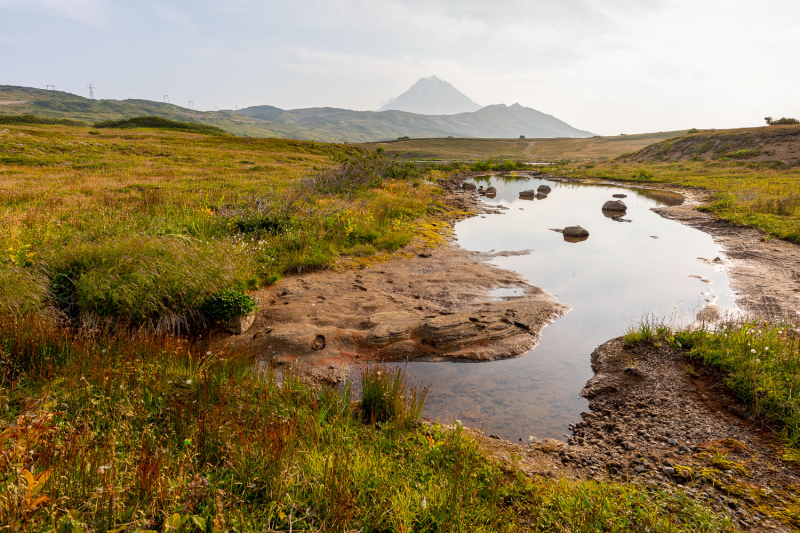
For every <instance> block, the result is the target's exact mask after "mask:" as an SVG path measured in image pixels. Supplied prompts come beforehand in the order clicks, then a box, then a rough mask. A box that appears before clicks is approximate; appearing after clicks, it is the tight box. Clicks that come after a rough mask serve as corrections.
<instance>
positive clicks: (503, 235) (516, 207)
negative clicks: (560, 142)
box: [408, 176, 734, 441]
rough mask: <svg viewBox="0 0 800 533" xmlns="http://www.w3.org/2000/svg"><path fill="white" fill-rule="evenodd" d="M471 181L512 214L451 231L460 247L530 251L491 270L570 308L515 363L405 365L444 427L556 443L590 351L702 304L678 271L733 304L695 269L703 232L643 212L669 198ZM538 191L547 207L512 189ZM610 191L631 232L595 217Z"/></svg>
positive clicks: (704, 243)
mask: <svg viewBox="0 0 800 533" xmlns="http://www.w3.org/2000/svg"><path fill="white" fill-rule="evenodd" d="M476 181H480V183H481V184H482V185H484V186H485V187H486V188H488V187H489V186H494V187H496V189H497V196H496V197H495V198H488V196H487V197H485V199H484V201H485V202H486V203H487V204H489V205H500V204H501V205H504V206H506V207H509V208H510V209H509V210H506V211H504V214H503V215H491V216H487V217H486V218H480V217H475V218H471V219H468V220H465V221H463V222H461V223H459V224H458V225H457V226H456V235H457V237H458V239H459V243H460V245H461V246H463V247H464V248H466V249H469V250H476V251H483V252H490V251H495V252H499V251H503V250H506V251H512V250H522V249H533V250H534V251H533V252H532V253H530V254H528V255H522V256H511V257H496V258H495V259H494V262H495V264H497V265H498V266H500V267H502V268H507V269H510V270H514V271H517V272H520V273H522V274H524V275H525V276H526V277H527V279H528V280H529V281H530V283H532V284H533V285H536V286H539V287H542V288H545V289H547V290H549V291H551V292H553V293H554V294H555V295H556V296H557V297H558V299H559V300H560V301H561V302H564V303H566V304H569V305H571V306H573V310H572V311H571V312H570V313H568V314H567V315H566V316H565V317H563V318H561V319H559V320H557V321H556V322H555V323H554V324H552V325H550V326H548V327H547V328H546V329H545V330H544V332H543V335H542V341H541V343H540V344H539V346H538V347H537V348H535V349H534V350H532V351H531V352H529V353H527V354H525V355H523V356H522V357H520V358H516V359H508V360H504V361H496V362H491V363H470V362H422V361H418V362H411V363H409V364H408V371H409V375H410V377H411V379H414V380H418V381H421V382H423V383H424V384H425V385H429V386H430V387H431V391H430V394H429V396H428V398H429V403H428V406H427V408H426V412H425V414H426V416H428V417H431V418H434V419H440V420H441V421H443V422H447V421H451V420H452V419H454V418H459V419H461V420H462V421H463V422H464V423H465V424H468V425H471V426H473V427H480V428H483V429H485V430H486V431H488V432H491V433H495V434H497V435H500V436H501V437H503V438H507V439H510V440H513V441H517V440H518V439H520V438H522V439H527V437H528V436H529V435H533V436H536V437H555V438H563V435H564V434H565V433H567V426H568V424H569V423H571V422H574V421H577V420H579V418H580V416H579V414H580V412H581V411H583V410H586V407H587V402H586V401H585V400H584V399H582V398H581V397H580V396H579V393H580V390H581V389H582V387H583V385H584V384H585V383H586V380H587V379H589V378H590V377H591V376H592V371H591V366H590V355H591V353H592V351H593V350H594V348H595V347H597V346H598V345H599V344H601V343H603V342H605V341H606V340H609V339H611V338H613V337H616V336H618V335H621V334H623V333H624V332H625V330H626V328H627V327H628V326H629V325H630V324H632V323H633V322H634V321H636V320H637V319H638V318H640V317H642V316H643V315H645V314H650V313H655V314H657V315H660V316H671V317H672V319H673V320H675V321H681V320H682V321H688V320H690V319H691V318H692V317H693V316H694V314H695V313H696V312H697V311H698V310H699V309H700V308H701V306H702V305H704V304H705V303H706V302H705V299H707V298H708V291H709V285H707V284H706V283H704V282H702V281H701V280H700V279H697V278H691V277H687V274H695V275H698V276H700V277H703V278H706V279H708V280H710V281H711V282H712V283H713V285H712V287H714V296H716V298H717V299H716V300H715V303H716V304H717V305H719V306H720V307H722V308H723V309H733V307H734V301H733V293H732V291H731V290H730V289H729V287H728V285H727V278H726V276H725V274H724V273H723V272H722V271H721V268H719V267H716V268H715V266H714V265H712V264H707V263H702V262H700V261H698V258H700V257H705V258H714V257H717V256H720V255H722V251H721V249H720V248H719V246H717V245H716V244H714V242H713V241H712V239H711V237H710V236H708V235H707V234H705V233H702V232H700V231H697V230H694V229H691V228H689V227H686V226H683V225H681V224H679V223H677V222H674V221H670V220H666V219H664V218H661V217H660V216H658V215H657V214H656V213H653V212H652V211H651V210H650V209H651V208H652V207H657V206H663V205H667V204H672V205H674V204H676V203H680V202H679V199H680V198H677V197H676V195H675V194H673V193H666V194H664V193H661V192H654V191H642V190H630V189H621V188H618V187H611V186H604V185H603V186H600V185H588V186H587V185H582V184H575V183H559V182H551V181H547V182H545V181H544V180H539V179H524V180H521V179H519V178H515V177H511V176H505V177H496V176H494V177H488V178H481V179H480V180H478V179H476ZM543 184H547V185H549V186H550V187H551V188H552V191H551V192H550V194H549V196H548V200H547V201H546V202H542V201H541V200H540V199H537V200H534V199H533V198H520V196H519V193H520V192H521V191H525V190H531V189H533V190H536V189H537V187H538V186H539V185H543ZM612 194H627V195H628V196H627V198H626V200H625V201H626V204H627V211H626V213H625V219H624V220H623V221H625V222H631V223H629V224H619V223H617V220H615V219H614V218H606V216H605V215H604V213H603V212H602V210H601V207H602V205H603V204H604V203H605V202H606V201H608V200H611V199H612ZM680 200H682V199H680ZM531 202H533V203H532V204H531ZM521 208H524V209H521ZM620 214H621V213H617V215H620ZM578 225H579V226H582V227H583V228H585V229H587V230H588V231H589V234H590V238H589V239H588V240H587V239H584V240H582V241H580V242H579V243H577V244H576V242H574V241H572V240H570V241H567V240H566V239H565V238H564V236H563V235H560V234H558V233H556V232H554V231H551V230H550V229H549V228H565V227H568V226H578ZM565 241H566V242H565ZM704 292H705V293H706V294H703V293H704ZM495 297H513V295H512V294H509V293H505V292H500V293H497V295H495Z"/></svg>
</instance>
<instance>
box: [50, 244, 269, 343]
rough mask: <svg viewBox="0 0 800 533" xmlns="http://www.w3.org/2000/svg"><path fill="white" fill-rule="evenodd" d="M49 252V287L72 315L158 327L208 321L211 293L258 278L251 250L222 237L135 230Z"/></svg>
mask: <svg viewBox="0 0 800 533" xmlns="http://www.w3.org/2000/svg"><path fill="white" fill-rule="evenodd" d="M48 259H49V265H50V266H49V267H48V275H49V278H50V284H51V285H50V292H51V294H52V297H53V300H54V302H55V304H56V305H57V306H58V307H60V308H61V309H63V310H64V311H66V312H67V313H68V314H69V315H70V316H72V317H81V318H84V319H89V318H91V317H95V318H99V319H110V318H116V319H120V320H121V321H122V322H128V323H136V324H151V325H154V326H156V327H157V328H158V329H168V330H173V331H177V330H184V329H186V328H188V327H191V326H192V325H194V324H196V323H202V321H203V320H202V317H201V316H200V315H199V312H198V309H199V307H200V306H201V305H202V303H203V302H204V301H205V299H206V297H207V296H208V294H209V293H214V292H216V291H217V290H220V289H222V288H226V287H237V286H238V287H244V286H248V285H250V284H252V283H254V281H255V280H254V279H252V278H251V277H250V276H251V275H252V274H250V273H251V272H253V271H254V270H255V269H254V267H253V265H252V264H251V263H250V258H249V256H248V255H246V254H244V253H242V252H241V250H240V249H238V248H237V247H235V246H233V245H230V246H226V245H224V243H219V242H217V243H213V244H207V243H198V242H193V241H184V240H182V239H176V238H157V237H135V238H131V239H121V240H115V241H102V242H97V243H92V244H83V245H75V246H72V247H70V248H68V249H66V250H63V251H61V252H59V253H58V254H54V255H53V257H50V258H48Z"/></svg>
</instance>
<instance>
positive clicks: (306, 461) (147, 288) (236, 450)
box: [0, 124, 731, 533]
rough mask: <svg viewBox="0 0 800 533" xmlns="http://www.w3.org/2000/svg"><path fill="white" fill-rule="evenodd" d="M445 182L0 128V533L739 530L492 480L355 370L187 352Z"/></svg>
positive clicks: (221, 142)
mask: <svg viewBox="0 0 800 533" xmlns="http://www.w3.org/2000/svg"><path fill="white" fill-rule="evenodd" d="M487 165H488V164H487V163H483V164H482V165H481V166H487ZM504 165H505V163H504V164H503V165H501V167H502V168H505V166H507V165H505V166H504ZM489 166H491V165H489ZM512 166H513V165H512ZM443 172H444V171H443V170H442V169H436V168H430V167H419V166H408V165H404V164H396V163H393V162H391V161H389V160H386V159H384V158H381V157H376V156H374V155H370V154H367V153H366V152H364V151H363V150H361V149H359V148H354V147H348V146H342V145H328V144H320V143H313V142H301V141H287V140H274V139H247V138H237V137H231V136H218V135H200V134H194V133H186V132H174V131H164V130H152V129H122V130H121V129H114V128H103V129H102V130H98V129H91V128H89V127H77V126H69V125H63V124H61V125H51V126H36V125H26V126H10V125H5V126H0V245H2V249H3V251H4V253H3V256H2V262H0V420H2V424H3V429H2V431H0V531H13V532H40V531H41V532H44V531H57V532H72V533H94V532H102V533H105V532H114V533H121V532H123V531H124V532H149V531H158V532H176V531H187V532H194V533H199V532H201V531H202V532H208V533H210V532H212V531H215V532H227V531H235V532H249V531H253V532H255V531H258V532H268V531H326V532H327V531H364V532H371V531H376V532H377V531H392V532H410V531H464V532H467V531H469V532H473V531H518V530H523V531H631V530H640V531H730V530H731V525H730V522H729V521H728V519H727V517H726V516H724V515H716V514H713V513H712V512H710V511H709V510H708V509H707V508H703V507H702V505H701V504H699V503H698V502H696V501H694V500H692V499H689V498H688V497H687V496H686V495H685V494H683V493H682V492H680V491H677V492H667V491H661V490H656V489H652V490H651V489H643V488H641V487H634V486H632V485H627V484H624V483H597V482H594V481H580V482H577V481H567V480H561V481H558V480H556V481H554V480H551V479H546V478H527V477H525V476H523V475H521V474H518V473H516V472H515V471H514V469H513V468H509V467H508V466H503V465H500V464H497V463H495V462H493V461H492V460H490V459H488V458H487V457H486V456H485V455H484V454H483V453H482V452H481V450H480V449H479V447H478V445H477V443H476V442H475V441H474V440H473V439H472V438H471V437H469V436H468V435H467V434H466V433H465V432H464V431H463V430H462V429H461V428H460V425H459V424H456V425H455V427H452V428H448V427H443V426H438V425H428V424H421V423H420V422H419V413H420V412H421V408H422V406H423V404H424V400H425V391H424V390H421V389H420V388H419V387H417V386H415V385H414V384H409V383H406V382H405V378H404V376H403V374H402V373H399V372H392V371H388V370H387V369H383V368H380V367H376V368H373V369H369V370H368V371H366V372H365V373H364V375H363V376H362V378H363V381H364V386H363V390H364V393H363V395H362V398H351V396H350V393H349V390H348V389H346V388H345V389H331V388H325V387H319V386H315V385H312V384H311V383H309V382H307V381H305V380H304V379H303V378H302V377H301V376H297V375H293V374H291V372H289V373H288V374H285V375H282V376H277V375H276V374H275V372H274V371H272V370H270V369H269V368H262V367H261V366H260V365H259V364H258V362H257V361H255V360H254V359H253V356H252V355H251V354H249V353H242V352H230V353H211V352H206V351H204V350H202V349H200V348H199V346H198V343H197V340H196V339H195V337H194V336H193V335H191V334H190V333H191V332H192V331H193V328H194V327H196V326H199V325H202V324H203V323H204V317H203V316H202V313H203V311H202V310H203V309H204V308H205V306H206V303H207V302H208V301H209V298H210V297H212V301H213V302H216V304H220V302H221V304H224V303H225V302H226V301H227V300H226V298H228V295H230V294H231V293H233V294H241V291H246V290H247V289H249V288H253V287H258V286H260V285H263V284H268V283H275V282H279V279H280V276H281V275H285V274H290V273H293V272H301V271H303V270H306V269H311V268H321V267H325V266H328V265H331V264H332V263H333V262H334V261H335V260H336V258H338V257H340V256H342V255H350V256H368V255H370V254H374V253H376V252H379V251H381V250H396V249H398V248H400V247H402V246H403V245H405V244H406V243H408V242H409V241H410V240H411V239H412V238H413V236H414V234H415V231H416V228H417V227H418V225H419V223H420V221H421V219H424V218H425V217H429V216H431V213H432V212H434V211H440V210H441V208H442V206H441V205H439V203H438V191H439V189H437V188H436V187H435V185H434V182H435V180H436V179H437V178H438V177H440V176H441V175H442V173H443ZM215 295H216V297H217V299H216V300H213V297H215ZM219 295H222V296H219ZM216 304H215V305H216ZM142 326H145V327H142Z"/></svg>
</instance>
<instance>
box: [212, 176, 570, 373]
mask: <svg viewBox="0 0 800 533" xmlns="http://www.w3.org/2000/svg"><path fill="white" fill-rule="evenodd" d="M465 177H466V176H464V175H461V176H457V177H455V178H454V179H452V180H450V181H448V182H446V183H445V184H444V187H445V191H446V193H445V194H444V198H443V200H444V202H443V203H444V205H445V207H444V210H443V211H442V212H441V213H440V214H439V222H437V223H433V224H430V225H429V226H428V227H426V228H423V234H422V237H421V238H419V239H417V240H416V241H415V242H414V243H413V244H412V245H410V246H409V247H407V248H406V249H404V250H402V251H401V252H399V253H397V254H393V255H391V256H389V257H386V258H384V259H385V261H383V262H377V261H375V260H374V259H369V260H368V261H365V262H362V263H360V264H359V263H358V262H357V261H354V260H344V261H343V262H342V263H341V264H340V265H339V268H335V269H330V270H324V271H319V272H313V273H310V274H307V275H302V276H293V277H291V278H287V279H285V280H283V281H281V282H280V283H279V284H277V285H276V286H274V287H270V288H267V289H264V290H261V291H259V292H257V293H255V294H254V296H256V297H257V298H258V300H259V312H258V315H257V317H256V320H255V323H254V325H253V326H252V327H251V328H250V329H249V330H248V331H247V332H246V333H245V334H244V335H240V336H231V335H229V334H227V333H225V332H223V331H215V332H214V333H213V334H212V344H213V343H222V344H225V345H228V346H237V347H244V348H248V349H251V350H253V351H254V352H255V353H256V354H257V355H259V356H261V357H262V358H263V359H265V360H272V361H274V362H276V363H278V364H286V363H293V364H296V365H299V366H300V367H302V369H303V370H304V371H306V372H307V373H309V374H311V375H312V376H314V377H316V378H320V379H324V380H331V381H341V380H342V379H344V378H345V377H346V375H347V369H348V366H349V364H350V363H352V362H354V361H359V362H364V361H373V360H375V361H378V360H379V361H396V360H407V359H414V358H419V357H429V358H466V359H472V360H494V359H499V358H505V357H515V356H519V355H521V354H524V353H526V352H527V351H529V350H530V349H531V348H533V347H534V346H535V345H536V343H537V342H538V340H539V335H540V332H541V330H542V329H543V328H544V327H545V326H546V325H547V324H549V323H551V322H552V321H553V320H555V319H556V318H558V317H559V316H561V315H563V314H564V313H566V312H567V311H569V307H568V306H566V305H563V304H561V303H559V302H558V301H557V300H556V299H555V297H554V296H553V295H552V294H550V293H548V292H547V291H545V290H542V289H539V288H537V287H534V286H532V285H530V284H529V283H528V282H527V281H526V280H525V279H524V277H523V276H521V275H519V274H516V273H514V272H510V271H507V270H502V269H500V268H497V267H494V266H491V265H490V264H488V263H487V261H488V260H489V259H491V257H493V256H495V255H513V254H524V253H527V252H528V251H525V250H523V251H520V250H502V251H499V252H497V253H496V254H479V253H474V252H468V251H465V250H463V249H461V248H459V247H458V245H457V243H456V242H455V239H453V238H452V237H450V236H448V235H449V230H450V228H452V225H453V224H454V223H455V222H456V221H458V220H460V219H462V218H464V217H466V216H472V215H476V214H480V215H481V216H490V215H494V216H497V215H501V214H502V212H503V209H502V208H496V207H494V208H493V207H488V206H485V205H484V204H482V203H481V202H480V201H479V196H478V195H477V194H476V193H474V192H470V191H465V190H463V189H462V188H461V187H460V183H461V181H463V179H464V178H465ZM498 288H522V289H523V295H522V296H520V297H515V298H513V299H500V298H491V297H490V296H489V292H490V291H491V290H493V289H498Z"/></svg>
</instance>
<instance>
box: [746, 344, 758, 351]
mask: <svg viewBox="0 0 800 533" xmlns="http://www.w3.org/2000/svg"><path fill="white" fill-rule="evenodd" d="M748 346H750V345H749V344H748ZM750 351H751V352H752V353H756V349H755V348H753V349H752V350H750Z"/></svg>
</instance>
